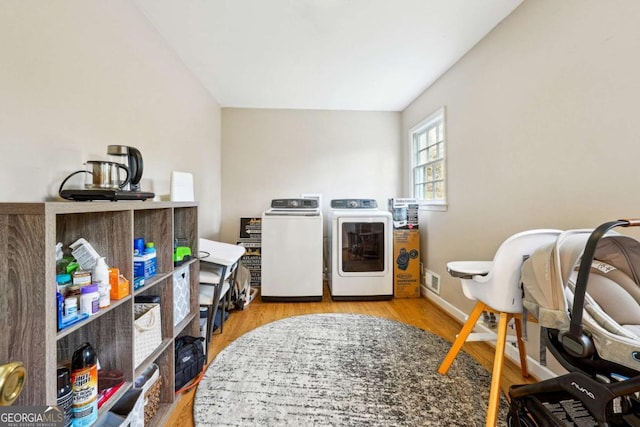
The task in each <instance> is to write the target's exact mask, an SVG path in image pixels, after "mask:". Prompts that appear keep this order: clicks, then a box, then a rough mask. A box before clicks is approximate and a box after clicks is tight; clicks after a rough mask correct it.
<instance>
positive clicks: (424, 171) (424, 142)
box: [409, 107, 447, 206]
mask: <svg viewBox="0 0 640 427" xmlns="http://www.w3.org/2000/svg"><path fill="white" fill-rule="evenodd" d="M444 119H445V114H444V107H443V108H441V109H440V110H438V111H436V112H435V113H433V114H432V115H431V116H429V117H428V118H427V119H425V120H423V121H422V122H421V123H419V124H418V125H417V126H415V127H413V128H412V129H411V130H410V131H409V138H410V143H411V185H412V190H413V197H414V198H416V199H418V200H420V204H421V205H424V206H446V202H447V192H446V177H447V174H446V170H445V158H446V154H445V148H446V147H445V142H446V139H445V129H444Z"/></svg>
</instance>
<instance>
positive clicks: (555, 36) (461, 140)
mask: <svg viewBox="0 0 640 427" xmlns="http://www.w3.org/2000/svg"><path fill="white" fill-rule="evenodd" d="M638 16H640V2H636V1H632V0H619V1H611V2H602V1H599V0H564V1H561V2H558V1H554V0H537V1H527V2H524V3H523V4H522V5H521V6H520V7H519V8H518V9H516V11H515V12H514V13H513V14H512V15H510V16H509V17H508V18H506V19H505V20H504V21H503V22H502V23H501V24H500V25H499V26H498V27H497V28H496V29H495V30H494V31H492V32H491V33H489V35H488V36H487V37H486V38H485V39H483V40H482V41H481V42H480V43H478V45H476V46H475V47H474V49H472V50H471V51H470V52H469V53H468V54H467V55H466V56H465V57H463V58H462V59H461V60H460V61H459V62H458V63H457V64H456V65H455V66H453V67H452V68H451V69H450V70H449V71H448V72H447V73H446V74H445V75H444V76H442V77H441V78H440V79H439V80H438V81H437V82H436V83H435V84H434V85H432V86H431V87H430V88H428V89H427V90H426V91H425V92H424V93H423V94H421V95H420V96H419V97H418V98H417V99H416V100H415V101H414V102H413V103H412V104H411V105H410V106H409V107H408V108H407V109H406V110H405V111H404V112H403V115H402V122H403V124H402V128H403V138H405V139H406V135H407V131H408V129H409V128H410V127H411V126H413V125H414V124H416V123H417V122H419V121H420V120H421V119H423V118H424V117H426V116H427V115H429V114H430V113H432V112H433V111H435V110H436V109H438V108H440V107H441V106H443V105H444V106H446V108H447V123H446V127H447V134H448V160H447V162H448V163H447V166H448V197H449V208H448V210H447V211H446V212H426V211H423V212H421V214H422V216H421V224H420V228H421V234H422V238H423V239H422V242H423V244H424V248H423V253H424V254H426V259H425V262H426V265H427V266H428V268H429V269H431V270H433V271H435V272H436V273H438V274H440V275H441V278H442V282H441V296H442V297H443V298H444V299H445V300H446V301H448V302H449V303H451V304H453V305H454V306H456V307H459V308H462V309H464V310H465V311H467V312H468V311H470V309H471V306H472V303H471V302H470V301H468V300H466V298H465V297H464V296H463V295H462V292H461V289H460V285H459V283H458V281H457V280H455V279H452V278H450V277H449V276H448V274H447V272H446V267H445V265H446V262H447V261H452V260H463V259H491V258H492V257H493V254H494V253H495V250H496V249H497V247H498V245H499V244H500V243H501V242H502V241H503V240H504V239H505V238H506V237H508V236H509V235H511V234H513V233H516V232H518V231H522V230H525V229H530V228H546V227H549V228H560V229H569V228H581V227H595V226H597V225H599V224H600V223H602V222H605V221H608V220H613V219H618V218H621V217H637V216H640V197H638V184H639V183H640V172H639V169H638V160H639V159H640V143H639V140H638V135H639V134H640V128H639V127H638V118H637V117H638V99H640V78H639V76H640V56H639V55H638V52H640V27H639V26H638V25H637V17H638ZM404 145H405V148H406V147H407V144H404ZM405 170H408V168H407V167H406V165H405ZM406 178H407V175H406V174H405V188H406V187H407V181H408V180H407V179H406ZM531 347H533V346H531ZM529 350H530V351H529V353H530V354H535V352H536V349H535V348H533V349H532V348H530V349H529Z"/></svg>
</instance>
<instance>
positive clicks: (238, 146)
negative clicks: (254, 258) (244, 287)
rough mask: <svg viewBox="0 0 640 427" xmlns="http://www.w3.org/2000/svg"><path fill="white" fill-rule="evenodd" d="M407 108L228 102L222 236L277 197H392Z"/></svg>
mask: <svg viewBox="0 0 640 427" xmlns="http://www.w3.org/2000/svg"><path fill="white" fill-rule="evenodd" d="M400 123H401V122H400V113H395V112H355V111H316V110H267V109H265V110H260V109H235V108H224V109H223V110H222V141H223V145H222V183H223V187H222V206H223V211H222V240H224V241H227V242H235V240H236V239H237V237H238V231H239V225H240V219H239V218H240V217H243V216H244V217H252V216H260V215H261V214H262V212H263V211H264V210H265V209H267V208H268V207H269V204H270V202H271V199H274V198H281V197H299V196H300V194H301V193H313V194H321V195H322V199H323V205H324V206H323V207H324V209H323V211H324V214H325V215H326V213H327V212H328V206H329V202H330V200H331V199H336V198H341V197H360V198H374V199H377V200H378V204H379V205H381V206H380V207H382V208H383V209H386V200H387V198H389V197H395V196H397V195H398V193H399V191H400V180H399V177H400V176H401V162H402V161H401V149H400Z"/></svg>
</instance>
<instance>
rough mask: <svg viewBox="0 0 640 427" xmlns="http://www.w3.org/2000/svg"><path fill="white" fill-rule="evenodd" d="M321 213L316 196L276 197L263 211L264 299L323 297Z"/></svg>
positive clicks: (262, 271) (317, 299) (283, 299)
mask: <svg viewBox="0 0 640 427" xmlns="http://www.w3.org/2000/svg"><path fill="white" fill-rule="evenodd" d="M322 228H323V227H322V213H321V211H320V208H319V206H318V200H316V199H274V200H272V201H271V208H270V209H268V210H266V211H265V212H264V213H263V215H262V260H261V263H262V266H261V276H262V278H261V283H260V293H261V298H262V300H263V301H320V300H321V299H322V289H323V281H322V269H323V267H322V264H323V263H322Z"/></svg>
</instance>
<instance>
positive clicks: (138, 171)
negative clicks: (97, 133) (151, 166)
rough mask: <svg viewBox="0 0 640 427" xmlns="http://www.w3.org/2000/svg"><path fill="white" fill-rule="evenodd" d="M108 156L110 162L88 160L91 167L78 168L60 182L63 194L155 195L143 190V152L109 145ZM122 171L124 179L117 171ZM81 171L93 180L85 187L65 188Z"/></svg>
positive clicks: (137, 197)
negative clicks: (70, 179) (68, 181)
mask: <svg viewBox="0 0 640 427" xmlns="http://www.w3.org/2000/svg"><path fill="white" fill-rule="evenodd" d="M107 155H108V156H109V161H102V160H90V161H87V166H88V167H89V166H90V165H91V169H92V170H86V171H76V172H74V173H72V174H71V175H69V176H67V177H66V178H65V179H64V181H62V184H61V185H60V189H59V191H58V194H59V195H60V197H62V198H63V199H67V200H76V201H88V200H111V201H116V200H147V199H151V198H153V197H155V194H154V193H150V192H146V191H140V180H141V179H142V170H143V161H142V154H141V153H140V151H139V150H138V149H137V148H135V147H129V146H126V145H109V146H108V147H107ZM120 170H124V175H125V177H124V178H122V177H121V176H120V173H119V172H118V171H120ZM97 171H98V172H97ZM105 171H108V173H105ZM78 173H86V174H87V175H88V176H89V177H90V178H91V180H90V181H91V182H87V184H85V188H82V189H68V190H63V189H62V188H63V187H64V184H65V183H66V182H67V180H68V179H69V178H71V177H72V176H73V175H75V174H78Z"/></svg>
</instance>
